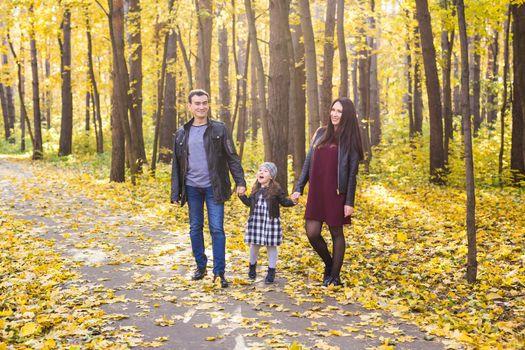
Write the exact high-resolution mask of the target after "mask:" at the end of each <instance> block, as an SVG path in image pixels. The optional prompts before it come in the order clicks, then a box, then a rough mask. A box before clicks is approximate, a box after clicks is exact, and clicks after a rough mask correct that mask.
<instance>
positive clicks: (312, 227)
mask: <svg viewBox="0 0 525 350" xmlns="http://www.w3.org/2000/svg"><path fill="white" fill-rule="evenodd" d="M322 227H323V223H322V222H320V221H314V220H306V235H307V236H308V240H309V241H310V244H311V245H312V247H313V248H314V249H315V251H316V252H317V254H319V256H320V257H321V259H323V262H324V264H325V265H326V267H328V269H330V268H331V274H330V276H331V277H339V273H340V272H341V267H342V266H343V259H344V257H345V248H346V244H345V236H344V235H343V226H328V228H329V229H330V234H331V235H332V242H333V249H332V256H330V252H329V251H328V246H327V245H326V241H325V240H324V238H323V236H322V235H321V229H322Z"/></svg>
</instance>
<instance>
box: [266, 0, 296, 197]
mask: <svg viewBox="0 0 525 350" xmlns="http://www.w3.org/2000/svg"><path fill="white" fill-rule="evenodd" d="M269 6H270V11H269V14H270V65H269V78H268V118H267V122H268V130H269V135H268V136H269V139H267V140H265V141H266V142H268V143H270V154H267V155H265V159H267V160H271V161H273V162H274V163H275V164H276V165H277V168H278V169H281V171H279V172H278V173H277V182H279V183H280V184H283V189H284V190H285V192H287V190H286V187H287V186H286V184H287V183H288V176H287V173H288V172H287V170H286V169H287V150H288V147H287V135H288V119H287V118H288V108H289V107H288V104H289V89H290V71H289V63H288V60H289V55H288V45H287V41H286V38H287V37H286V35H283V33H286V31H287V30H288V14H289V4H288V0H270V4H269Z"/></svg>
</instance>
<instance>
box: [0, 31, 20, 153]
mask: <svg viewBox="0 0 525 350" xmlns="http://www.w3.org/2000/svg"><path fill="white" fill-rule="evenodd" d="M2 27H3V23H2V22H0V28H2ZM2 45H3V46H4V47H6V48H7V47H8V43H7V39H6V38H5V37H3V38H2ZM2 66H4V67H9V57H8V52H7V51H4V52H3V53H2ZM4 98H5V108H6V109H5V112H4V116H5V118H6V121H7V124H5V125H7V127H8V128H9V134H10V137H9V138H8V141H9V143H15V136H14V129H15V119H16V115H15V103H14V98H13V88H12V87H11V86H10V85H4ZM2 107H3V104H2ZM5 125H4V126H5Z"/></svg>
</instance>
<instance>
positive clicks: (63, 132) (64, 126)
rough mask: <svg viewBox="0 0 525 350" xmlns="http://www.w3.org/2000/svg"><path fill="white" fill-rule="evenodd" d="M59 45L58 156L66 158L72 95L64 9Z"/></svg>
mask: <svg viewBox="0 0 525 350" xmlns="http://www.w3.org/2000/svg"><path fill="white" fill-rule="evenodd" d="M61 27H62V40H63V41H62V40H59V44H60V53H61V59H60V74H61V76H62V118H61V122H60V142H59V144H60V145H59V148H58V155H59V156H67V155H69V154H71V152H72V146H73V94H72V93H71V11H70V9H69V8H65V9H64V18H63V19H62V25H61Z"/></svg>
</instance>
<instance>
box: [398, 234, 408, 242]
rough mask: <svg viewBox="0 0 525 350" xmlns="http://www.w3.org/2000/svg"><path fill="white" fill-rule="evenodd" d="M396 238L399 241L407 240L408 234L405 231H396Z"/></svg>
mask: <svg viewBox="0 0 525 350" xmlns="http://www.w3.org/2000/svg"><path fill="white" fill-rule="evenodd" d="M397 240H398V241H399V242H406V241H407V240H408V236H407V234H406V232H398V233H397Z"/></svg>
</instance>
